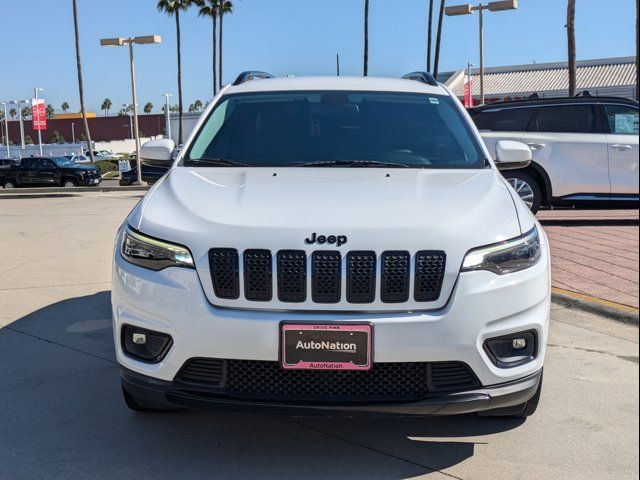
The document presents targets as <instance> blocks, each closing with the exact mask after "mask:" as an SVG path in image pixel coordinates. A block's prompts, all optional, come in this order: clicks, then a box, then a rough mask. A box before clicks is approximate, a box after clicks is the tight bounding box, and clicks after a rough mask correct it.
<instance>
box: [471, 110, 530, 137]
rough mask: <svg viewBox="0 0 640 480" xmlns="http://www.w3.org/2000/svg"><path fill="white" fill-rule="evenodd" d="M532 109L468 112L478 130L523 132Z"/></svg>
mask: <svg viewBox="0 0 640 480" xmlns="http://www.w3.org/2000/svg"><path fill="white" fill-rule="evenodd" d="M533 111H534V109H533V108H500V109H495V110H494V109H489V110H476V111H471V112H469V113H470V114H471V118H473V121H474V122H475V124H476V127H478V130H491V131H493V132H524V131H525V130H526V128H527V125H529V121H530V120H531V115H532V113H533Z"/></svg>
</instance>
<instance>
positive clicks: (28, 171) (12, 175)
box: [0, 157, 102, 188]
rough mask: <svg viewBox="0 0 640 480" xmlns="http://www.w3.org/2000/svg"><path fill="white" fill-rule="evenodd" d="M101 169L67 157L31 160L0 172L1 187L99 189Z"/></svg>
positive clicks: (22, 161) (26, 159)
mask: <svg viewBox="0 0 640 480" xmlns="http://www.w3.org/2000/svg"><path fill="white" fill-rule="evenodd" d="M101 181H102V178H101V177H100V169H99V168H98V167H96V166H94V165H81V164H78V163H74V162H72V161H71V160H69V159H67V158H64V157H46V158H45V157H28V158H23V159H22V160H21V161H20V163H19V164H17V165H9V166H5V167H3V168H0V185H2V186H3V187H4V188H16V187H37V186H49V187H53V186H56V187H77V186H97V185H100V182H101Z"/></svg>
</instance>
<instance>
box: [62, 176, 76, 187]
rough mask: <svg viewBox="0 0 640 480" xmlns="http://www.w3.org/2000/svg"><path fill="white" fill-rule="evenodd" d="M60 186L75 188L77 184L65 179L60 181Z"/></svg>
mask: <svg viewBox="0 0 640 480" xmlns="http://www.w3.org/2000/svg"><path fill="white" fill-rule="evenodd" d="M62 186H63V187H64V188H73V187H77V186H78V184H77V182H76V181H75V180H72V179H70V178H67V179H65V180H63V181H62Z"/></svg>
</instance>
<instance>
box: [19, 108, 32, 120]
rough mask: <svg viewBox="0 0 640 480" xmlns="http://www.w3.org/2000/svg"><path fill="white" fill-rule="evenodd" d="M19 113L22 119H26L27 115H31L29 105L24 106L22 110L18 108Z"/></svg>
mask: <svg viewBox="0 0 640 480" xmlns="http://www.w3.org/2000/svg"><path fill="white" fill-rule="evenodd" d="M20 115H21V116H22V119H23V120H26V119H27V118H29V115H31V109H30V108H29V107H24V108H23V109H22V110H20Z"/></svg>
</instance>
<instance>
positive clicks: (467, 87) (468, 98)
mask: <svg viewBox="0 0 640 480" xmlns="http://www.w3.org/2000/svg"><path fill="white" fill-rule="evenodd" d="M471 85H472V83H471V79H469V77H465V80H464V106H465V107H466V108H469V107H473V96H472V95H471Z"/></svg>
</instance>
